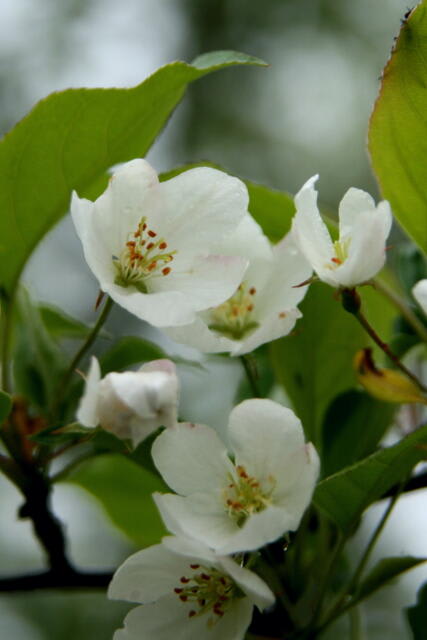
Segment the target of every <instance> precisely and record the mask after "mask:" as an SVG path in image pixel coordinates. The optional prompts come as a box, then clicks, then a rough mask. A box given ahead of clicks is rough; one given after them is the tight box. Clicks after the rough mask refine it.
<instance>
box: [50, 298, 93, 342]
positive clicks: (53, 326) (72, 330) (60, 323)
mask: <svg viewBox="0 0 427 640" xmlns="http://www.w3.org/2000/svg"><path fill="white" fill-rule="evenodd" d="M39 311H40V315H41V319H42V321H43V324H44V326H45V327H46V330H47V331H48V332H49V334H50V335H51V336H52V338H55V339H56V340H60V339H62V338H75V339H84V338H86V337H87V335H88V333H89V332H90V330H91V327H88V326H87V325H85V324H83V322H80V320H76V318H73V317H71V316H69V315H68V314H67V313H64V311H62V310H61V309H59V308H58V307H54V306H53V305H48V304H41V305H40V306H39ZM100 335H102V331H101V334H100ZM104 335H105V332H104Z"/></svg>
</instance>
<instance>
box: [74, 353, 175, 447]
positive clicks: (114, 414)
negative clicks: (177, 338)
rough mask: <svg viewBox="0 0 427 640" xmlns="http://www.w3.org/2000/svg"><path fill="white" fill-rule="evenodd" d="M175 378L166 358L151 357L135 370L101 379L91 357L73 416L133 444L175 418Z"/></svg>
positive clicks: (171, 423) (97, 366)
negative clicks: (78, 402)
mask: <svg viewBox="0 0 427 640" xmlns="http://www.w3.org/2000/svg"><path fill="white" fill-rule="evenodd" d="M177 406H178V379H177V376H176V371H175V365H174V363H173V362H171V361H170V360H154V361H152V362H149V363H147V364H146V365H144V366H142V367H141V369H139V371H124V372H123V373H117V372H111V373H108V374H107V375H106V376H105V378H102V379H101V372H100V367H99V363H98V361H97V359H96V358H95V357H92V361H91V365H90V369H89V373H88V376H87V379H86V386H85V392H84V395H83V397H82V399H81V401H80V406H79V409H78V411H77V419H78V420H79V422H80V423H81V424H83V425H84V426H86V427H96V426H98V425H99V426H101V427H102V428H103V429H105V430H106V431H110V432H111V433H113V434H114V435H116V436H117V437H118V438H123V439H129V440H131V441H132V444H133V446H134V447H136V446H137V445H138V444H139V443H140V442H141V441H142V440H144V439H145V438H146V437H147V436H148V435H149V434H150V433H152V432H153V431H155V429H157V427H160V426H165V427H173V426H174V425H175V424H176V421H177Z"/></svg>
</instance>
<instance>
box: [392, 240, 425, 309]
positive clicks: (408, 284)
mask: <svg viewBox="0 0 427 640" xmlns="http://www.w3.org/2000/svg"><path fill="white" fill-rule="evenodd" d="M397 273H398V276H399V281H400V282H401V284H402V286H403V289H404V291H405V292H406V294H407V295H409V296H410V295H412V287H413V286H414V285H415V284H416V283H417V282H418V281H419V280H422V279H423V278H427V265H426V259H425V257H424V256H423V254H422V253H421V252H420V251H419V250H418V249H417V247H415V246H414V245H412V244H405V245H403V246H401V247H399V253H398V260H397Z"/></svg>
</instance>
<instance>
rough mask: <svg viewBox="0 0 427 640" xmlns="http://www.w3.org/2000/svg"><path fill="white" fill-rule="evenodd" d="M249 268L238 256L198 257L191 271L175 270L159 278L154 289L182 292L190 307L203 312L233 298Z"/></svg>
mask: <svg viewBox="0 0 427 640" xmlns="http://www.w3.org/2000/svg"><path fill="white" fill-rule="evenodd" d="M247 266H248V261H247V260H246V259H245V258H241V257H237V256H221V255H207V256H199V257H197V258H195V259H194V261H193V263H192V264H191V266H189V268H188V269H186V270H184V271H179V270H178V269H177V270H175V268H173V270H172V272H171V273H170V274H169V275H168V276H167V277H163V278H162V277H160V278H157V280H156V282H155V283H154V284H153V287H155V290H156V291H166V290H179V291H180V292H181V293H182V294H183V295H184V296H185V300H186V302H187V304H188V305H191V306H192V308H193V309H194V310H195V311H201V310H202V309H207V308H208V307H216V306H217V305H218V304H221V303H222V302H224V300H227V298H229V297H230V296H232V295H233V293H234V292H235V291H236V289H237V287H238V286H239V284H240V282H241V281H242V278H243V275H244V273H245V271H246V268H247ZM170 324H172V323H170ZM180 324H183V323H180ZM162 326H163V325H162Z"/></svg>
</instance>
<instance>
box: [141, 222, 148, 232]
mask: <svg viewBox="0 0 427 640" xmlns="http://www.w3.org/2000/svg"><path fill="white" fill-rule="evenodd" d="M146 228H147V225H146V223H145V222H144V224H143V225H142V230H143V231H145V230H146Z"/></svg>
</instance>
